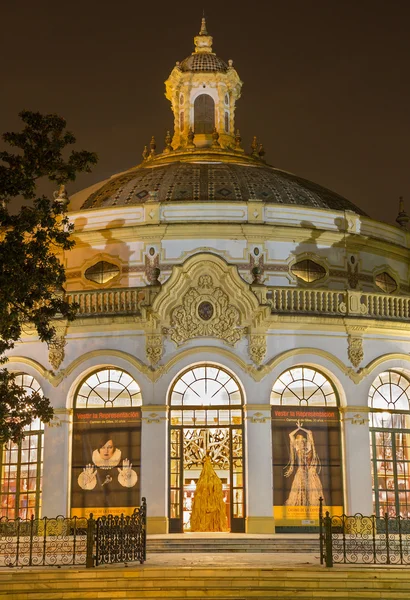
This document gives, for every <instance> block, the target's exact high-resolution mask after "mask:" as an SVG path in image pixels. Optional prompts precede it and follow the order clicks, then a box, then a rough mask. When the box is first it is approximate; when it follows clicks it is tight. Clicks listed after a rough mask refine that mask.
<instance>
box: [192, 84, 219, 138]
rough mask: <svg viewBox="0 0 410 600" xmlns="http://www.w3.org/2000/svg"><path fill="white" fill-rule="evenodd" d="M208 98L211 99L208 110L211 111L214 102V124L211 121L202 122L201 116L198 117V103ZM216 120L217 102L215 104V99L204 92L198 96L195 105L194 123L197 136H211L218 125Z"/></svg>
mask: <svg viewBox="0 0 410 600" xmlns="http://www.w3.org/2000/svg"><path fill="white" fill-rule="evenodd" d="M203 97H206V98H208V99H209V106H208V107H207V109H208V110H210V109H211V104H210V102H212V108H213V116H212V122H211V120H210V121H209V122H208V120H204V121H201V120H200V118H199V117H200V116H201V115H199V117H198V116H197V110H198V107H197V103H198V102H199V100H200V98H203ZM216 119H217V110H216V102H215V98H214V97H213V96H212V95H211V94H209V93H207V91H204V92H202V93H200V94H198V95H197V96H196V97H195V99H194V103H193V123H194V127H193V129H194V132H195V134H196V135H197V134H207V135H209V134H211V133H212V132H213V130H214V127H215V123H216Z"/></svg>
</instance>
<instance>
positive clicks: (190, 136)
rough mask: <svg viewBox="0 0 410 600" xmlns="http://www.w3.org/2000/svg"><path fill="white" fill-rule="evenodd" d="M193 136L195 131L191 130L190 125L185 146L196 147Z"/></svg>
mask: <svg viewBox="0 0 410 600" xmlns="http://www.w3.org/2000/svg"><path fill="white" fill-rule="evenodd" d="M194 138H195V133H194V132H193V131H192V127H190V128H189V131H188V144H187V148H192V149H193V148H196V146H195V144H194Z"/></svg>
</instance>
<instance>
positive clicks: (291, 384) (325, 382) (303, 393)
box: [270, 367, 337, 406]
mask: <svg viewBox="0 0 410 600" xmlns="http://www.w3.org/2000/svg"><path fill="white" fill-rule="evenodd" d="M270 399H271V404H276V405H278V404H279V405H283V406H337V399H336V391H335V389H334V387H333V385H332V383H331V382H330V380H329V379H328V378H327V377H326V375H323V373H320V371H317V370H316V369H313V368H312V367H293V368H292V369H289V370H288V371H285V372H284V373H282V375H281V376H280V377H278V379H277V380H276V382H275V384H274V386H273V388H272V392H271V397H270Z"/></svg>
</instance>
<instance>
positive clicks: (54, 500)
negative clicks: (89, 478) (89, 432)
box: [41, 408, 71, 517]
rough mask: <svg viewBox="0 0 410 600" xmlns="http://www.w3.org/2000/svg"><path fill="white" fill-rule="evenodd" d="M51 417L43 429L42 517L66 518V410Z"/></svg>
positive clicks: (67, 412) (69, 464)
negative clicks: (58, 516) (62, 516)
mask: <svg viewBox="0 0 410 600" xmlns="http://www.w3.org/2000/svg"><path fill="white" fill-rule="evenodd" d="M54 415H55V416H54V419H53V420H52V421H51V423H50V424H48V425H45V429H44V459H43V461H44V462H43V485H42V499H43V500H42V509H41V513H42V516H43V517H56V516H57V515H64V516H68V510H69V493H70V488H69V482H70V480H71V476H70V470H71V456H70V431H71V428H70V410H69V409H65V408H62V409H54Z"/></svg>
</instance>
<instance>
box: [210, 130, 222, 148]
mask: <svg viewBox="0 0 410 600" xmlns="http://www.w3.org/2000/svg"><path fill="white" fill-rule="evenodd" d="M212 140H213V142H212V147H213V148H220V147H221V144H220V143H219V142H218V140H219V133H218V131H217V129H216V127H214V130H213V132H212Z"/></svg>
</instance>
